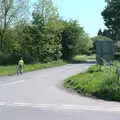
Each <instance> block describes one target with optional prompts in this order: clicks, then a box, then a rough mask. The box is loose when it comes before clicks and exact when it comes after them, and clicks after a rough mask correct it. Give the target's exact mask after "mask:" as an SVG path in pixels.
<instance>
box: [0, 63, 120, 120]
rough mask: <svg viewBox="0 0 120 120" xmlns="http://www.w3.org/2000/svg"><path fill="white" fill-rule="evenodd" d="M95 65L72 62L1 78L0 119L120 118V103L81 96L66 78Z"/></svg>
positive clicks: (68, 119) (89, 119)
mask: <svg viewBox="0 0 120 120" xmlns="http://www.w3.org/2000/svg"><path fill="white" fill-rule="evenodd" d="M90 65H91V64H90V63H89V64H87V63H86V64H85V63H83V64H68V65H64V66H61V67H55V68H49V69H44V70H38V71H34V72H29V73H25V74H23V76H19V77H18V76H9V77H0V120H80V119H81V120H96V119H97V120H101V119H102V120H119V119H120V103H117V102H110V101H104V100H99V99H94V98H88V97H83V96H80V95H78V94H76V93H74V92H72V91H68V90H66V89H64V88H63V86H62V84H63V80H64V79H66V78H68V77H69V76H72V75H74V74H77V73H79V72H84V71H86V70H87V69H88V67H89V66H90Z"/></svg>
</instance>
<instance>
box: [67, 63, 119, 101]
mask: <svg viewBox="0 0 120 120" xmlns="http://www.w3.org/2000/svg"><path fill="white" fill-rule="evenodd" d="M119 65H120V64H118V62H116V63H114V66H112V67H110V66H109V67H107V66H97V65H93V66H91V67H90V68H89V70H88V72H87V73H82V74H78V75H76V76H73V77H70V78H68V79H67V80H66V81H65V87H68V88H72V89H73V90H75V91H77V92H79V93H81V94H84V95H87V96H88V95H89V96H95V97H98V98H102V99H106V100H114V101H120V81H119V80H118V79H117V76H116V66H119Z"/></svg>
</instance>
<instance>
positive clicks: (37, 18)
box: [32, 0, 59, 26]
mask: <svg viewBox="0 0 120 120" xmlns="http://www.w3.org/2000/svg"><path fill="white" fill-rule="evenodd" d="M32 15H33V24H37V25H38V24H39V23H42V26H44V25H45V24H46V23H47V22H48V21H51V20H53V21H54V20H56V19H58V18H59V14H58V11H57V8H56V7H55V6H54V3H53V1H52V0H39V1H38V3H37V4H35V7H34V11H33V14H32Z"/></svg>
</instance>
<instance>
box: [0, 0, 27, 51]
mask: <svg viewBox="0 0 120 120" xmlns="http://www.w3.org/2000/svg"><path fill="white" fill-rule="evenodd" d="M27 1H28V0H27ZM27 1H26V0H0V49H1V50H4V51H5V48H6V38H5V37H6V36H7V35H6V34H7V28H9V27H10V26H11V25H12V26H13V24H14V23H15V22H16V21H18V19H19V20H20V19H23V18H25V16H26V14H25V13H26V12H25V10H26V9H25V8H27V7H26V4H28V3H27ZM23 11H24V12H23ZM23 16H24V17H23Z"/></svg>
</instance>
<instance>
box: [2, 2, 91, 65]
mask: <svg viewBox="0 0 120 120" xmlns="http://www.w3.org/2000/svg"><path fill="white" fill-rule="evenodd" d="M4 2H5V1H4ZM14 2H15V1H11V4H10V8H9V7H8V6H7V7H8V8H9V11H8V13H10V15H11V14H12V15H13V16H11V17H10V16H9V14H7V15H6V16H5V17H6V18H7V19H6V20H4V17H3V19H2V21H4V22H3V23H6V22H8V20H10V23H9V22H8V23H9V24H6V25H7V26H6V27H5V26H4V25H1V24H0V48H1V49H0V51H2V55H0V58H1V60H0V64H3V65H7V64H16V61H18V59H19V57H20V56H22V57H23V58H24V61H25V63H37V62H42V63H43V62H51V61H54V60H59V59H61V58H62V59H64V60H71V59H72V57H73V56H75V55H76V54H83V53H88V51H89V48H90V47H91V46H92V42H91V39H90V38H89V36H88V35H87V34H86V33H85V31H84V30H83V28H82V27H80V25H79V24H78V22H77V21H76V20H74V21H64V20H61V19H60V17H59V13H58V10H57V8H56V6H55V4H54V2H53V1H52V0H39V1H38V2H36V3H35V5H34V7H33V8H32V9H31V10H32V11H31V12H32V16H30V15H29V16H30V17H31V18H32V19H29V20H28V19H26V18H27V15H26V10H27V9H28V10H29V6H28V5H26V4H25V5H26V7H25V5H24V4H22V3H23V2H24V0H21V1H18V0H16V2H15V4H14ZM23 7H25V8H24V9H22V8H23ZM2 10H3V11H4V9H3V8H0V13H1V12H3V11H2ZM12 10H13V11H12ZM23 13H25V14H23ZM0 15H2V13H1V14H0ZM20 15H21V17H19V16H20ZM9 17H10V19H8V18H9ZM16 18H18V19H16ZM23 18H24V19H23ZM1 23H2V22H1ZM1 26H4V27H3V28H2V27H1ZM4 54H5V55H4ZM12 57H13V58H12ZM10 61H11V62H10Z"/></svg>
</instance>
